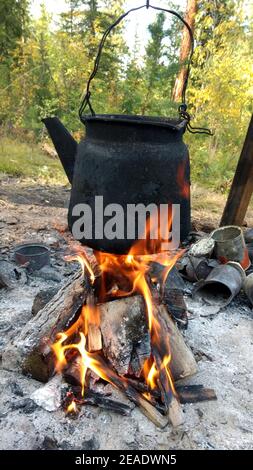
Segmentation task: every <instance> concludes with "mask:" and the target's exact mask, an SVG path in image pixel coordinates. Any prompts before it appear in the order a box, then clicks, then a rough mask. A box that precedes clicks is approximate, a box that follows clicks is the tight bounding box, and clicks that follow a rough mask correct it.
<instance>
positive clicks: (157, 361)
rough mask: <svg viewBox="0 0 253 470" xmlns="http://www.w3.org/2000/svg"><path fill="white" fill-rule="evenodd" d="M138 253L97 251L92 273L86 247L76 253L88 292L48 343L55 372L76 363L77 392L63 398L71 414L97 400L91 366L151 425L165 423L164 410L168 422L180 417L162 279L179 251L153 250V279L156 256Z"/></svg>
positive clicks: (177, 421) (67, 370)
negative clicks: (72, 316) (72, 317)
mask: <svg viewBox="0 0 253 470" xmlns="http://www.w3.org/2000/svg"><path fill="white" fill-rule="evenodd" d="M144 242H145V241H143V240H142V243H144ZM138 243H139V242H138ZM138 251H139V247H138ZM143 252H145V253H146V254H145V255H143V256H139V255H138V256H137V255H135V247H134V248H133V249H132V250H131V251H130V252H129V254H128V255H126V256H115V255H111V254H107V253H96V254H95V255H96V259H97V262H98V266H97V268H96V273H95V272H94V269H93V268H92V267H91V264H90V262H89V260H88V257H87V256H86V254H85V252H82V253H79V254H78V255H77V256H76V258H75V259H76V260H78V261H79V262H80V263H81V265H82V268H83V276H84V277H85V278H86V279H87V278H88V279H89V289H88V294H87V296H86V300H85V302H84V305H83V306H82V308H81V312H80V315H79V316H78V318H77V319H76V321H75V322H74V323H72V324H71V325H70V326H69V328H68V329H66V330H65V331H63V332H61V333H59V334H58V335H57V337H56V340H55V342H54V344H52V350H53V352H54V356H55V368H56V370H57V372H63V374H65V376H66V375H71V368H72V369H75V372H74V373H73V372H72V376H73V375H74V376H75V378H76V382H77V383H78V384H79V390H78V395H77V396H76V394H75V393H74V394H73V391H72V392H71V394H70V395H67V397H66V402H65V403H64V409H65V410H66V412H67V413H68V414H70V415H71V416H75V415H76V414H77V413H78V409H79V407H80V406H81V405H83V404H85V403H88V404H97V405H98V406H99V404H98V403H100V405H101V397H98V396H95V398H94V393H93V395H92V391H91V389H90V387H89V377H90V373H92V374H93V375H94V374H95V376H96V377H98V378H99V379H102V380H103V381H106V382H109V383H110V384H112V385H113V386H114V387H116V388H117V389H119V390H120V391H121V392H123V393H124V394H125V395H126V396H127V397H128V398H129V399H130V400H131V401H132V402H134V403H135V404H136V405H138V406H140V407H141V409H142V410H143V411H144V413H145V414H146V415H148V416H149V418H150V419H152V420H153V421H154V422H155V423H156V425H158V426H160V427H164V426H165V425H166V424H167V422H168V419H169V417H170V419H171V421H172V422H174V424H181V422H182V414H181V410H180V407H179V403H178V400H177V394H176V391H175V388H174V385H173V378H172V373H171V361H172V353H171V347H170V333H171V331H170V327H169V326H168V324H167V322H166V318H164V315H165V316H168V317H169V314H168V313H167V311H166V309H165V311H164V307H162V305H161V293H162V292H163V288H162V286H163V285H164V283H165V282H166V279H167V276H168V274H169V272H170V270H171V269H172V267H173V266H174V264H175V262H176V261H177V259H178V257H179V256H180V253H178V252H177V253H167V254H165V253H161V254H157V255H155V256H156V261H157V262H158V263H159V264H160V265H161V264H163V269H161V273H160V274H162V275H160V277H159V280H158V279H156V282H155V283H153V282H152V279H151V273H150V266H151V261H153V260H154V255H152V256H150V255H149V253H148V252H147V251H144V250H143ZM72 259H73V258H72ZM110 320H111V327H110ZM174 327H175V326H174ZM175 328H176V327H175ZM175 363H176V361H175ZM181 376H184V375H183V374H182V375H181ZM178 378H179V377H178ZM91 402H92V403H91ZM102 402H103V400H102ZM103 404H104V403H103ZM107 405H108V406H109V405H110V406H112V403H109V404H108V403H107ZM175 410H176V418H175ZM120 411H121V412H124V413H126V412H127V410H126V409H124V410H122V409H121V410H120ZM120 411H119V412H120Z"/></svg>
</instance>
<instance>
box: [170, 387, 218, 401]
mask: <svg viewBox="0 0 253 470" xmlns="http://www.w3.org/2000/svg"><path fill="white" fill-rule="evenodd" d="M176 391H177V394H178V397H179V400H180V403H198V402H200V401H209V400H217V395H216V393H215V391H214V390H213V389H212V388H205V387H203V385H178V386H177V387H176Z"/></svg>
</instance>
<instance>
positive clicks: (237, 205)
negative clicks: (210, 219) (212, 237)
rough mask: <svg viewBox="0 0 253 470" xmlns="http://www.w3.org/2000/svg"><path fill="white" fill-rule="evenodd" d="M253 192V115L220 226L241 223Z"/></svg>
mask: <svg viewBox="0 0 253 470" xmlns="http://www.w3.org/2000/svg"><path fill="white" fill-rule="evenodd" d="M252 193H253V115H252V117H251V120H250V123H249V127H248V131H247V135H246V138H245V141H244V144H243V148H242V152H241V155H240V158H239V161H238V164H237V167H236V170H235V175H234V179H233V182H232V186H231V189H230V192H229V195H228V199H227V202H226V206H225V209H224V212H223V215H222V218H221V221H220V226H221V227H222V226H224V225H242V224H243V221H244V218H245V215H246V212H247V208H248V205H249V202H250V198H251V196H252Z"/></svg>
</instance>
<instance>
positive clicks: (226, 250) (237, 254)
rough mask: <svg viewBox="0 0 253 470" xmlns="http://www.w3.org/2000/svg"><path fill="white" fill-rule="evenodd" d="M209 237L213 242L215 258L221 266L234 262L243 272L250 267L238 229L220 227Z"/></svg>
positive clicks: (230, 226) (234, 227)
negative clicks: (238, 264)
mask: <svg viewBox="0 0 253 470" xmlns="http://www.w3.org/2000/svg"><path fill="white" fill-rule="evenodd" d="M211 236H212V238H213V239H214V240H215V247H214V253H215V256H216V258H217V259H218V260H219V261H220V262H221V263H222V264H226V263H228V261H236V262H237V263H240V265H241V266H242V268H243V269H245V270H246V269H248V268H249V267H250V264H251V263H250V259H249V253H248V250H247V247H246V244H245V240H244V236H243V232H242V229H241V228H240V227H237V226H235V225H227V226H225V227H220V228H217V229H216V230H214V231H213V233H212V235H211Z"/></svg>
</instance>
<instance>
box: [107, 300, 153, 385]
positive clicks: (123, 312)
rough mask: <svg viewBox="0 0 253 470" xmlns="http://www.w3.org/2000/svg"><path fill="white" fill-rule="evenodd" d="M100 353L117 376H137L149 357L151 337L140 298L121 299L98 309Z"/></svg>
mask: <svg viewBox="0 0 253 470" xmlns="http://www.w3.org/2000/svg"><path fill="white" fill-rule="evenodd" d="M100 321H101V324H100V328H101V333H102V338H103V351H104V355H105V357H106V358H107V359H108V360H109V362H110V363H111V364H112V366H113V367H114V369H115V370H117V372H118V373H119V374H120V375H124V374H127V373H128V372H129V369H134V370H133V372H134V374H135V375H136V376H138V375H139V374H140V373H141V370H142V368H143V364H144V362H145V361H146V359H148V358H149V356H150V352H151V351H150V335H149V331H148V327H147V321H146V315H145V306H144V302H143V299H142V297H141V296H139V295H135V296H133V297H123V298H121V299H119V300H114V301H111V302H107V303H105V304H101V305H100Z"/></svg>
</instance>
